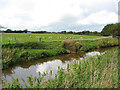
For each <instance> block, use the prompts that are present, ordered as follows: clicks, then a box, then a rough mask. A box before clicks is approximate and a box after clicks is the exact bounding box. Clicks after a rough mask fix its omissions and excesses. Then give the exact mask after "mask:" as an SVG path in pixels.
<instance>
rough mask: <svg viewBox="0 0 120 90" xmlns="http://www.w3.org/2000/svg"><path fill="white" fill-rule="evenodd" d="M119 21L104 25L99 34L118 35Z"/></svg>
mask: <svg viewBox="0 0 120 90" xmlns="http://www.w3.org/2000/svg"><path fill="white" fill-rule="evenodd" d="M119 29H120V23H115V24H108V25H106V26H105V27H104V28H103V30H102V31H101V34H102V35H103V36H119V35H120V34H119Z"/></svg>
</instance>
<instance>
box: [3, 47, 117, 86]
mask: <svg viewBox="0 0 120 90" xmlns="http://www.w3.org/2000/svg"><path fill="white" fill-rule="evenodd" d="M47 75H48V76H47ZM51 75H52V71H50V72H49V73H44V74H43V75H41V74H40V73H39V77H38V78H36V77H32V75H30V76H29V77H28V82H25V81H24V80H23V79H22V81H23V83H24V85H25V87H26V88H118V48H113V49H111V50H108V51H105V52H104V53H101V55H97V56H91V57H89V58H87V57H85V58H83V59H82V60H81V59H80V60H79V61H74V62H73V63H71V64H68V65H67V69H66V70H64V69H62V68H59V67H58V71H57V74H56V75H55V77H54V78H51ZM46 76H47V77H46ZM44 77H45V78H44ZM43 78H44V79H43ZM42 80H44V82H42V83H41V81H42ZM4 87H5V88H21V87H24V86H21V85H20V84H19V81H18V79H14V78H13V81H12V84H7V83H6V85H5V83H4Z"/></svg>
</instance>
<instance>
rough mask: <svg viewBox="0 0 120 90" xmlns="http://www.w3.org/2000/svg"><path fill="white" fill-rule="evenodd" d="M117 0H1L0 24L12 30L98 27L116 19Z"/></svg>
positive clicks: (56, 30) (97, 28)
mask: <svg viewBox="0 0 120 90" xmlns="http://www.w3.org/2000/svg"><path fill="white" fill-rule="evenodd" d="M118 1H119V0H0V25H2V26H5V27H7V28H9V29H12V30H24V29H28V30H32V31H36V30H37V31H38V30H39V31H49V32H60V31H75V32H79V31H83V30H89V31H99V32H100V31H101V30H102V29H103V27H104V26H105V25H107V24H111V23H116V22H118Z"/></svg>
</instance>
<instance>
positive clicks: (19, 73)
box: [2, 47, 117, 84]
mask: <svg viewBox="0 0 120 90" xmlns="http://www.w3.org/2000/svg"><path fill="white" fill-rule="evenodd" d="M112 48H117V47H112ZM112 48H104V49H96V50H94V51H92V52H87V53H78V54H64V55H59V56H54V57H48V58H43V59H39V60H35V61H30V62H24V63H22V62H21V63H18V64H16V65H14V66H12V67H10V68H9V69H6V70H3V71H2V79H3V81H5V82H6V81H7V82H9V83H11V82H12V77H14V78H18V79H19V80H20V79H21V78H23V79H24V80H25V81H26V80H27V76H30V75H33V77H34V76H36V77H38V72H41V74H43V72H46V71H47V72H48V73H49V72H50V70H52V71H53V76H54V75H55V74H56V73H57V70H58V66H60V67H62V68H64V69H66V67H67V64H70V63H71V62H73V61H76V60H80V59H81V60H82V58H83V57H88V58H89V56H94V55H100V54H103V53H104V52H105V51H106V50H110V49H112ZM20 83H21V84H22V82H21V81H20Z"/></svg>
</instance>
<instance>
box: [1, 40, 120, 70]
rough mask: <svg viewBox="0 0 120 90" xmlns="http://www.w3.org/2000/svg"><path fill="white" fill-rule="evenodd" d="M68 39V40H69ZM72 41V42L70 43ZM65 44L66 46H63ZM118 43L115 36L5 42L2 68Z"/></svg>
mask: <svg viewBox="0 0 120 90" xmlns="http://www.w3.org/2000/svg"><path fill="white" fill-rule="evenodd" d="M69 41H70V40H69ZM71 43H72V44H71ZM65 45H67V47H66V46H65ZM117 45H118V40H117V39H116V38H104V39H96V40H71V41H70V43H66V42H64V43H63V42H61V41H52V42H39V43H38V42H27V43H17V44H10V45H8V44H6V45H3V48H2V57H3V59H2V62H3V69H7V68H8V67H10V66H11V65H14V64H15V63H18V62H28V61H31V60H37V59H40V58H44V57H52V56H56V55H61V54H67V53H71V52H73V51H74V53H79V52H88V51H92V50H95V49H98V48H105V47H113V46H117Z"/></svg>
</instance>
